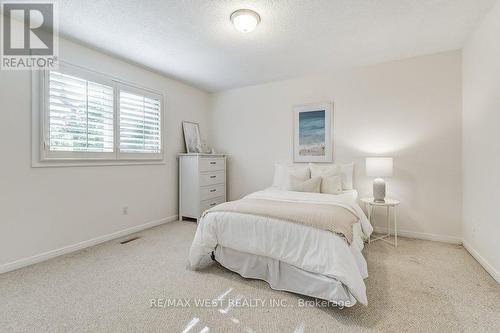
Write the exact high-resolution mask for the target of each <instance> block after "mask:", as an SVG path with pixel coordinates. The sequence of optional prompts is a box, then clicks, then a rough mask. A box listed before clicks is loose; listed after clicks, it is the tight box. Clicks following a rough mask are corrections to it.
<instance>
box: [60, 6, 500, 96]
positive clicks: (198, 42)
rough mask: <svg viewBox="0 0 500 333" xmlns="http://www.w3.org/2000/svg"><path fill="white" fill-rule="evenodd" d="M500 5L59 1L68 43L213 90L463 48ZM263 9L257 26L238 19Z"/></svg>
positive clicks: (61, 26) (62, 30)
mask: <svg viewBox="0 0 500 333" xmlns="http://www.w3.org/2000/svg"><path fill="white" fill-rule="evenodd" d="M495 1H496V0H252V1H243V0H234V1H229V0H142V1H139V0H137V1H133V0H60V1H58V2H59V10H60V29H61V34H62V35H63V36H66V37H69V38H71V39H73V40H77V41H80V42H83V43H85V44H87V45H90V46H93V47H95V48H97V49H99V50H102V51H104V52H106V53H109V54H113V55H115V56H119V57H121V58H123V59H126V60H128V61H131V62H134V63H137V64H141V65H142V66H145V67H148V68H151V69H152V70H155V71H157V72H160V73H162V74H166V75H168V76H170V77H173V78H177V79H180V80H182V81H184V82H188V83H190V84H192V85H195V86H197V87H200V88H202V89H204V90H207V91H217V90H224V89H229V88H234V87H240V86H245V85H251V84H256V83H262V82H268V81H274V80H280V79H287V78H293V77H297V76H302V75H310V74H318V73H325V72H332V71H334V70H338V69H342V68H349V67H355V66H361V65H368V64H375V63H379V62H385V61H390V60H396V59H402V58H406V57H412V56H417V55H424V54H431V53H437V52H442V51H447V50H455V49H460V48H461V47H462V45H463V43H464V41H465V39H466V37H467V36H468V34H469V33H470V32H471V31H472V30H473V29H474V27H475V26H476V25H477V23H478V22H479V20H480V19H481V18H482V17H483V16H484V15H485V14H486V13H487V12H488V11H489V9H491V8H492V6H493V5H494V3H495ZM239 8H250V9H253V10H256V11H257V12H258V13H259V14H260V15H261V17H262V22H261V24H260V25H259V26H258V28H257V29H256V30H255V31H254V32H253V33H250V34H242V33H240V32H238V31H236V30H235V29H234V27H233V26H232V25H231V22H230V21H229V16H230V14H231V13H232V12H233V11H234V10H236V9H239Z"/></svg>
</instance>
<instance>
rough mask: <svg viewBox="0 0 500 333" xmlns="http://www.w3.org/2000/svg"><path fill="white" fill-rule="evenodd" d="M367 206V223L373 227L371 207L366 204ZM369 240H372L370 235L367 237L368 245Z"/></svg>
mask: <svg viewBox="0 0 500 333" xmlns="http://www.w3.org/2000/svg"><path fill="white" fill-rule="evenodd" d="M367 206H368V207H367V208H368V209H367V211H368V222H370V224H371V225H372V226H373V224H372V205H370V204H368V205H367ZM371 238H372V235H370V236H368V244H370V241H371Z"/></svg>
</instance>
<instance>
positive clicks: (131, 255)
mask: <svg viewBox="0 0 500 333" xmlns="http://www.w3.org/2000/svg"><path fill="white" fill-rule="evenodd" d="M194 230H195V224H194V223H192V222H175V223H171V224H167V225H163V226H160V227H157V228H153V229H150V230H147V231H143V232H141V233H139V234H138V235H140V236H141V238H140V239H139V240H136V241H133V242H131V243H128V244H125V245H120V244H119V242H118V241H111V242H108V243H104V244H102V245H98V246H95V247H92V248H89V249H86V250H82V251H79V252H75V253H72V254H69V255H65V256H62V257H59V258H55V259H53V260H50V261H46V262H43V263H40V264H37V265H34V266H30V267H26V268H24V269H20V270H18V271H14V272H10V273H6V274H3V275H0V332H22V331H26V332H28V331H29V332H68V331H74V332H85V331H86V332H183V331H185V330H188V331H189V332H200V331H202V332H204V333H206V332H208V331H210V332H333V331H335V332H363V331H385V332H403V331H406V332H409V331H423V332H430V331H435V332H459V331H467V332H500V287H499V285H498V284H497V283H496V282H495V281H494V280H493V279H492V278H491V277H490V276H489V275H488V274H487V273H486V272H485V271H484V270H483V269H482V267H481V266H480V265H479V264H478V263H477V262H476V261H475V260H474V259H473V258H472V257H471V256H470V255H469V254H468V253H467V252H466V251H465V250H464V249H463V248H462V247H461V246H455V245H449V244H443V243H436V242H428V241H420V240H411V239H405V238H401V239H400V246H399V247H398V248H397V249H395V248H393V247H391V246H390V245H388V244H386V243H384V242H375V243H372V244H370V245H367V247H366V248H365V250H364V254H365V256H366V258H367V260H368V265H369V272H370V277H369V278H368V279H367V280H366V284H367V288H368V301H369V305H368V306H367V307H364V306H362V305H356V306H355V307H353V308H349V309H343V310H341V309H338V308H333V307H302V306H299V305H302V304H301V303H299V302H301V301H300V299H303V298H302V297H301V296H299V295H294V294H290V293H285V292H279V291H273V290H271V289H270V288H269V287H268V285H267V284H266V283H265V282H262V281H256V280H245V279H243V278H241V277H240V276H239V275H237V274H235V273H232V272H230V271H227V270H225V269H223V268H222V267H220V266H219V265H212V266H210V267H208V268H207V269H205V270H204V271H202V272H194V271H190V270H186V268H185V267H186V263H187V259H186V258H187V253H188V249H189V245H190V241H191V239H192V237H193V234H194ZM227 291H229V293H228V294H227V295H226V296H224V297H221V298H223V299H224V300H225V301H226V302H227V301H228V300H229V299H241V300H242V301H240V304H241V305H251V304H250V303H249V301H251V300H255V299H260V300H263V301H264V302H266V306H265V307H256V308H250V307H243V306H242V307H232V308H226V307H225V304H227V303H225V304H224V306H223V307H220V308H219V307H215V308H209V307H196V306H195V305H194V304H191V307H164V308H151V307H150V302H151V299H152V298H163V299H165V298H187V299H191V300H193V299H195V298H199V299H213V298H217V297H218V296H219V295H222V294H224V292H227ZM271 300H274V301H275V306H269V303H268V302H270V301H271ZM280 300H281V301H280ZM306 300H308V301H311V299H309V298H306ZM278 302H280V303H279V304H278ZM233 303H234V302H233ZM278 305H281V306H278ZM190 324H191V326H190ZM189 327H191V328H189Z"/></svg>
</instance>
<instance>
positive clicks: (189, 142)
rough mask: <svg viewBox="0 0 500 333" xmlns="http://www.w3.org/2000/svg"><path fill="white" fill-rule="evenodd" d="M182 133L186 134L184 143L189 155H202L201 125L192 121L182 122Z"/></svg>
mask: <svg viewBox="0 0 500 333" xmlns="http://www.w3.org/2000/svg"><path fill="white" fill-rule="evenodd" d="M182 131H183V133H184V143H185V144H186V152H187V153H201V152H202V148H201V137H200V124H198V123H194V122H191V121H183V122H182Z"/></svg>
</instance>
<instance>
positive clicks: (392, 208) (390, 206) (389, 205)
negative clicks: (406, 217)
mask: <svg viewBox="0 0 500 333" xmlns="http://www.w3.org/2000/svg"><path fill="white" fill-rule="evenodd" d="M361 202H364V203H365V204H366V209H367V210H368V220H369V221H370V224H371V225H372V226H373V225H374V222H375V216H374V215H375V214H373V213H374V209H375V207H385V209H386V216H387V234H386V235H383V236H380V237H377V238H375V239H371V237H369V238H368V243H370V242H374V241H376V240H384V241H386V242H388V241H387V240H386V239H385V238H387V237H389V236H390V235H391V232H390V231H391V215H392V217H393V218H392V220H393V221H394V244H393V243H390V242H388V243H389V244H392V245H394V246H395V247H397V246H398V220H397V207H398V206H399V200H396V199H387V198H386V199H385V200H384V201H383V202H378V201H374V200H373V198H363V199H361ZM391 213H392V214H391Z"/></svg>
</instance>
